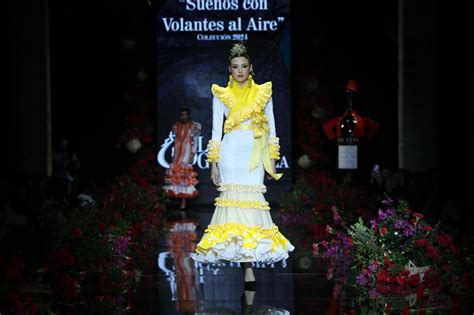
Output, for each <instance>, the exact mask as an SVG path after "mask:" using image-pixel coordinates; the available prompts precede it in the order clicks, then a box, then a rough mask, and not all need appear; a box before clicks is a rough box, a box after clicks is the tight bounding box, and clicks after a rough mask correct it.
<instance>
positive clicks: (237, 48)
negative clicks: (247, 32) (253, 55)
mask: <svg viewBox="0 0 474 315" xmlns="http://www.w3.org/2000/svg"><path fill="white" fill-rule="evenodd" d="M245 54H247V47H245V45H244V44H243V43H236V44H234V46H232V48H231V49H230V55H231V56H242V55H245Z"/></svg>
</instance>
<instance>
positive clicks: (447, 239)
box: [436, 234, 453, 246]
mask: <svg viewBox="0 0 474 315" xmlns="http://www.w3.org/2000/svg"><path fill="white" fill-rule="evenodd" d="M436 239H437V240H438V242H440V243H441V244H443V245H446V246H449V245H451V243H452V240H453V239H452V237H451V236H449V235H447V234H440V235H438V236H437V237H436Z"/></svg>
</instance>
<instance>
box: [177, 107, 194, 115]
mask: <svg viewBox="0 0 474 315" xmlns="http://www.w3.org/2000/svg"><path fill="white" fill-rule="evenodd" d="M182 112H186V113H188V115H189V114H191V111H190V110H189V108H187V107H181V109H180V110H179V113H180V114H181V113H182Z"/></svg>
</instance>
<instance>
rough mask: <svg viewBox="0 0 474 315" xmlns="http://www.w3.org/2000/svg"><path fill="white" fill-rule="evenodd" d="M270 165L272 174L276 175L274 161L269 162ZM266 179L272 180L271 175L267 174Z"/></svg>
mask: <svg viewBox="0 0 474 315" xmlns="http://www.w3.org/2000/svg"><path fill="white" fill-rule="evenodd" d="M270 163H271V165H272V172H273V174H275V173H276V167H275V160H270ZM267 179H268V180H272V179H273V177H272V175H270V174H268V173H267Z"/></svg>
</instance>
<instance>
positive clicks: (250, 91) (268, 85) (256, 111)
mask: <svg viewBox="0 0 474 315" xmlns="http://www.w3.org/2000/svg"><path fill="white" fill-rule="evenodd" d="M249 80H250V84H249V83H248V81H247V83H246V84H245V85H244V87H243V88H241V87H240V86H239V85H238V84H236V83H234V84H228V85H227V86H226V87H221V86H219V85H217V84H213V85H212V88H211V90H212V94H214V96H215V97H217V98H218V99H219V100H220V101H221V102H222V103H223V104H224V105H225V106H226V107H228V108H229V109H230V112H229V116H228V117H227V119H226V121H225V123H224V132H230V131H231V130H232V129H234V128H235V127H237V126H238V125H239V124H240V123H242V122H244V121H246V120H248V119H250V118H254V120H255V118H256V120H260V119H258V118H263V117H262V115H263V110H264V109H265V105H266V104H267V102H268V100H269V99H270V97H271V96H272V82H265V83H263V84H256V83H255V82H254V81H253V79H252V78H251V77H249Z"/></svg>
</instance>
